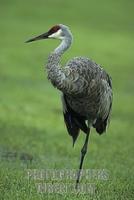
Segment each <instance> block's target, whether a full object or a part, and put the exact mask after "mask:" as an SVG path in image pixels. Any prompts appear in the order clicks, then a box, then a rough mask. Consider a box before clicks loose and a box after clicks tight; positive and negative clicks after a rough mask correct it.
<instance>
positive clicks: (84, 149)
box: [75, 128, 90, 189]
mask: <svg viewBox="0 0 134 200" xmlns="http://www.w3.org/2000/svg"><path fill="white" fill-rule="evenodd" d="M89 133H90V128H88V132H87V135H86V139H85V143H84V145H83V147H82V149H81V159H80V165H79V171H78V174H77V179H76V186H75V188H76V189H77V188H78V184H79V180H80V175H81V170H82V165H83V161H84V157H85V155H86V152H87V147H88V139H89Z"/></svg>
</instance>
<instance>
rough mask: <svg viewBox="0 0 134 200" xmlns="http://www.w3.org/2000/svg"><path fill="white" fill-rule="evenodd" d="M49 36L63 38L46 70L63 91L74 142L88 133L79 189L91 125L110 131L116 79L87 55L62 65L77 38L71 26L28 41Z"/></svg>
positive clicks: (65, 113)
mask: <svg viewBox="0 0 134 200" xmlns="http://www.w3.org/2000/svg"><path fill="white" fill-rule="evenodd" d="M46 38H54V39H60V40H61V41H62V42H61V44H60V45H59V46H58V47H57V48H56V49H55V50H54V51H53V52H52V53H51V54H50V55H49V57H48V63H47V65H46V67H45V70H46V69H47V73H48V79H49V80H50V81H51V83H52V84H53V86H54V87H56V88H57V89H58V90H60V91H61V92H62V104H63V115H64V121H65V124H66V127H67V130H68V133H69V134H70V135H71V136H72V138H73V144H74V143H75V141H76V139H77V137H78V135H79V131H80V130H82V131H83V132H84V133H86V139H85V143H84V145H83V147H82V149H81V159H80V165H79V171H78V175H77V179H76V188H77V186H78V183H79V179H80V174H81V173H80V172H81V169H82V165H83V161H84V157H85V154H86V152H87V147H88V140H89V134H90V128H91V126H92V127H94V128H95V129H96V131H97V132H98V133H99V134H102V133H103V132H105V131H106V127H107V124H108V122H109V119H110V113H111V108H112V96H113V94H112V81H111V77H110V76H109V75H108V74H107V73H106V72H105V70H104V69H103V68H102V67H101V66H100V65H98V64H96V63H95V62H94V61H92V60H90V59H88V58H85V57H76V58H73V59H72V60H70V61H69V62H68V63H67V64H66V65H65V67H61V65H60V59H61V56H62V54H63V53H64V52H65V51H66V50H67V49H68V48H69V47H70V45H71V44H72V39H73V37H72V34H71V31H70V30H69V28H68V27H67V26H65V25H62V24H59V25H56V26H54V27H52V28H51V29H50V30H49V31H48V32H47V33H44V34H41V35H39V36H37V37H34V38H32V39H30V40H28V41H27V42H32V41H36V40H40V39H46Z"/></svg>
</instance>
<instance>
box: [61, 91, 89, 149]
mask: <svg viewBox="0 0 134 200" xmlns="http://www.w3.org/2000/svg"><path fill="white" fill-rule="evenodd" d="M64 101H65V104H66V111H65V112H63V115H64V121H65V124H66V127H67V130H68V133H69V135H71V136H72V138H73V145H74V144H75V141H76V140H77V137H78V135H79V132H80V129H81V130H82V131H83V132H84V133H87V131H88V127H87V125H86V122H85V120H86V118H84V117H83V116H80V115H79V114H78V113H76V112H75V111H73V110H72V109H71V108H70V106H69V105H68V103H67V101H66V97H65V95H64Z"/></svg>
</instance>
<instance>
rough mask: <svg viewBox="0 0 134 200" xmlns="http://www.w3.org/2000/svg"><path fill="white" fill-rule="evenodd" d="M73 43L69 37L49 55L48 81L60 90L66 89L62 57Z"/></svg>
mask: <svg viewBox="0 0 134 200" xmlns="http://www.w3.org/2000/svg"><path fill="white" fill-rule="evenodd" d="M71 43H72V37H71V36H70V37H68V38H65V39H63V40H62V42H61V44H60V45H59V46H58V47H57V48H56V49H55V50H54V51H53V52H52V53H51V54H50V55H49V57H48V63H47V66H46V68H47V73H48V79H50V80H51V82H52V84H53V85H54V86H55V87H57V88H58V89H59V90H62V89H63V87H64V84H63V82H64V79H65V75H64V72H63V71H62V69H61V66H60V58H61V55H62V54H63V53H64V52H65V51H66V50H67V49H68V48H69V47H70V45H71Z"/></svg>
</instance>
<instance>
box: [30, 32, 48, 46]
mask: <svg viewBox="0 0 134 200" xmlns="http://www.w3.org/2000/svg"><path fill="white" fill-rule="evenodd" d="M48 36H49V33H48V32H47V33H43V34H41V35H38V36H36V37H34V38H31V39H29V40H27V41H26V43H28V42H34V41H36V40H42V39H48Z"/></svg>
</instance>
